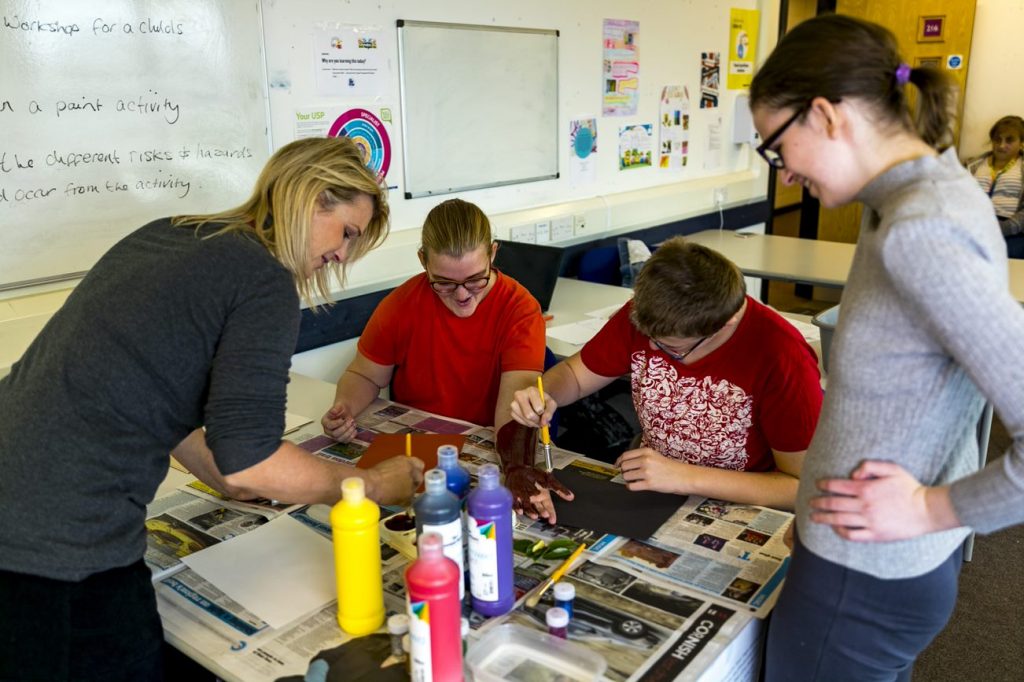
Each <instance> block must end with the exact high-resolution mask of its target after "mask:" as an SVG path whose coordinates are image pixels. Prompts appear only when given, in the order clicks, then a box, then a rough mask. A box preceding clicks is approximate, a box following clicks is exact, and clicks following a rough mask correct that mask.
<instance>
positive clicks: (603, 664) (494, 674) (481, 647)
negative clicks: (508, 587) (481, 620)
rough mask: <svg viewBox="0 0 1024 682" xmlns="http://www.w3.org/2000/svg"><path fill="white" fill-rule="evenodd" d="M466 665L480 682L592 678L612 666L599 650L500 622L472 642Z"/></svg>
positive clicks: (584, 680)
mask: <svg viewBox="0 0 1024 682" xmlns="http://www.w3.org/2000/svg"><path fill="white" fill-rule="evenodd" d="M466 665H467V666H468V667H469V669H470V671H472V673H473V679H474V680H476V682H498V681H499V680H506V679H509V678H512V679H520V680H524V679H558V680H565V681H566V682H568V681H569V680H572V681H574V682H577V681H578V682H590V681H591V680H598V679H600V678H601V676H602V675H604V671H605V670H606V669H607V667H608V663H607V661H605V660H604V657H603V656H601V654H599V653H597V652H596V651H592V650H590V649H588V648H586V647H584V646H581V645H579V644H576V643H574V642H570V641H567V640H564V639H559V638H558V637H552V636H551V635H549V634H547V633H544V632H537V631H536V630H531V629H528V628H525V627H523V626H521V625H514V624H511V623H506V624H504V625H498V626H497V627H494V628H492V629H491V630H489V631H488V632H487V634H486V635H484V636H483V637H481V638H480V639H478V640H477V641H476V642H473V643H472V644H470V647H469V653H468V654H466Z"/></svg>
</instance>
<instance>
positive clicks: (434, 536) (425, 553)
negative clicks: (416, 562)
mask: <svg viewBox="0 0 1024 682" xmlns="http://www.w3.org/2000/svg"><path fill="white" fill-rule="evenodd" d="M417 545H418V546H419V550H420V557H421V558H424V559H426V558H437V557H440V556H443V550H444V540H443V539H442V538H441V534H440V533H424V534H423V535H421V536H420V539H419V541H418V542H417Z"/></svg>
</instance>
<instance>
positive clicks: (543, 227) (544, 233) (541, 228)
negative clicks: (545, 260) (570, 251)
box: [534, 220, 551, 244]
mask: <svg viewBox="0 0 1024 682" xmlns="http://www.w3.org/2000/svg"><path fill="white" fill-rule="evenodd" d="M534 227H535V228H536V233H537V243H538V244H547V243H548V242H549V241H551V221H550V220H541V221H540V222H538V223H536V224H535V225H534Z"/></svg>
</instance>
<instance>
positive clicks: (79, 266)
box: [0, 0, 270, 289]
mask: <svg viewBox="0 0 1024 682" xmlns="http://www.w3.org/2000/svg"><path fill="white" fill-rule="evenodd" d="M0 14H2V15H3V22H4V23H3V25H2V26H0V30H2V32H3V39H2V40H0V83H2V84H3V86H2V88H0V244H2V248H0V289H6V288H12V287H14V286H19V285H27V284H34V283H38V282H45V281H50V280H57V279H66V278H71V277H75V276H78V275H80V274H81V273H83V272H84V271H86V270H88V269H89V267H91V266H92V265H93V263H95V262H96V260H97V259H98V258H99V257H100V256H101V255H102V254H103V253H104V252H105V251H106V250H107V249H108V248H109V247H110V246H111V245H113V244H114V243H115V242H116V241H117V240H118V239H120V238H121V237H123V236H124V235H126V234H128V233H129V232H131V231H133V230H134V229H136V228H137V227H139V226H141V225H142V224H144V223H146V222H148V221H150V220H152V219H154V218H158V217H161V216H166V215H174V214H181V213H201V212H209V211H217V210H222V209H226V208H229V207H231V206H234V205H237V204H238V203H240V202H241V201H242V200H244V199H245V197H246V196H247V195H248V192H249V191H250V190H251V188H252V185H253V182H254V181H255V179H256V176H257V174H258V173H259V170H260V169H261V168H262V166H263V163H264V161H265V160H266V159H267V157H268V153H269V148H270V144H269V140H268V134H267V107H266V78H265V75H264V73H265V67H264V59H263V54H262V47H261V46H262V31H261V27H260V13H259V3H258V0H136V1H133V2H123V1H115V0H90V1H89V2H81V1H80V0H0Z"/></svg>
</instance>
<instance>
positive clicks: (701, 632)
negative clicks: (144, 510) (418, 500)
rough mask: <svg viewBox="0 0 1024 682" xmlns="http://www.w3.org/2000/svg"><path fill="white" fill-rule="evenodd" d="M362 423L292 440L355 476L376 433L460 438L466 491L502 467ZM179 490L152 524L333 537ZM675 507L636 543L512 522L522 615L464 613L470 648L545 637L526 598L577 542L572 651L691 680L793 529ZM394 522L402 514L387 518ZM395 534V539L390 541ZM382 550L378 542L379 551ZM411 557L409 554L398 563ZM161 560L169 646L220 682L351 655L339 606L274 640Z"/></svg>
mask: <svg viewBox="0 0 1024 682" xmlns="http://www.w3.org/2000/svg"><path fill="white" fill-rule="evenodd" d="M357 422H358V428H357V434H356V437H355V439H354V440H353V441H352V442H351V443H346V444H341V443H337V442H335V441H333V440H332V439H330V438H328V437H326V436H324V435H323V433H322V431H321V430H320V428H319V426H318V425H309V426H307V427H304V428H302V429H299V430H298V431H295V432H293V433H292V434H290V435H289V436H288V438H289V439H290V440H292V441H293V442H295V443H296V444H298V445H299V446H300V447H303V448H304V449H306V450H307V451H309V452H313V453H315V454H316V455H317V456H320V457H325V458H328V459H331V460H334V461H338V462H343V463H345V464H349V465H353V466H354V465H355V463H356V462H357V461H358V458H359V457H360V456H361V454H362V452H363V451H364V450H365V449H366V448H367V447H368V446H369V444H370V443H371V442H372V441H373V438H374V436H375V435H376V434H377V433H406V432H412V433H415V432H438V431H440V432H445V433H462V434H464V435H465V436H466V443H465V445H464V447H463V451H462V453H461V455H460V460H461V463H462V464H463V465H464V466H465V467H466V468H467V469H468V470H469V471H470V473H471V475H472V476H473V477H474V478H475V476H476V472H477V470H478V469H479V467H480V466H481V465H483V464H485V463H487V462H493V463H497V462H498V457H497V454H496V453H495V451H494V433H493V430H492V429H489V428H482V427H478V426H475V425H473V424H469V423H466V422H459V421H457V420H452V419H447V418H441V417H437V416H436V415H431V414H428V413H425V412H421V411H418V410H413V409H410V408H407V407H404V406H401V405H398V404H395V403H390V402H388V401H384V400H378V401H376V402H375V403H374V404H373V405H371V406H370V407H369V408H368V409H367V410H366V411H364V412H363V413H362V414H361V415H360V416H359V418H358V420H357ZM555 464H556V467H557V468H563V467H566V466H586V467H587V468H588V469H590V470H600V469H602V468H604V469H605V470H606V471H607V472H608V474H609V476H610V477H612V479H613V480H615V479H614V477H615V475H616V473H617V472H616V470H614V469H611V468H608V467H607V466H606V465H603V464H601V463H597V462H593V461H590V460H586V459H585V458H582V457H580V456H579V455H577V454H574V453H571V452H567V451H563V450H559V449H558V448H555ZM618 480H620V481H621V479H618ZM183 488H184V489H181V488H179V489H178V490H176V491H174V492H173V493H172V494H171V495H170V496H168V497H165V498H161V499H158V500H156V501H154V503H153V505H151V508H150V511H151V516H150V518H151V519H161V520H162V521H163V520H165V518H166V517H169V518H173V519H175V520H176V521H177V522H179V523H181V524H185V525H187V526H188V527H189V528H190V529H192V530H193V531H202V532H203V533H204V534H206V535H207V536H209V537H210V538H211V539H212V540H215V541H227V542H229V541H230V537H232V534H233V533H237V532H245V531H246V529H247V528H255V527H258V526H259V525H262V523H265V522H266V520H267V519H269V518H273V517H274V515H275V514H281V513H288V514H291V515H292V517H293V518H295V519H297V520H299V521H301V522H303V523H304V524H306V525H307V526H309V527H310V528H312V529H314V530H316V531H317V532H319V533H321V534H323V535H325V536H326V537H329V536H330V526H329V521H328V514H329V511H330V510H329V508H328V507H326V506H324V505H315V506H301V507H282V506H280V505H276V506H275V505H271V504H270V503H269V501H264V502H263V503H262V505H249V506H243V507H236V506H233V505H236V504H237V503H234V502H227V501H224V500H218V499H217V498H216V497H215V496H213V495H211V492H212V491H208V490H207V491H203V490H201V488H202V486H201V485H200V486H198V487H196V486H192V487H187V486H185V487H183ZM188 498H191V499H188ZM680 502H681V507H680V510H679V511H678V512H677V513H676V515H675V516H673V517H672V519H671V520H670V521H669V522H668V523H666V524H665V525H664V526H663V527H662V528H661V529H660V530H659V531H658V532H657V533H656V534H655V535H654V536H653V537H651V538H648V539H646V540H644V541H637V540H633V539H628V538H620V537H616V536H610V535H601V534H598V533H595V532H593V531H589V530H587V529H581V528H572V527H568V526H560V525H549V524H547V523H546V522H543V521H535V520H531V519H529V518H527V517H524V516H520V517H518V518H517V521H516V527H515V551H514V557H515V564H516V581H515V582H516V591H517V594H516V596H517V605H516V607H515V608H514V609H513V611H512V612H510V613H509V614H506V615H505V616H502V617H499V618H493V619H489V620H485V619H483V618H482V617H480V616H478V615H477V614H475V613H473V612H472V611H470V610H469V609H468V607H467V608H466V609H465V611H466V613H465V615H466V616H467V617H468V618H469V620H470V624H471V630H472V631H471V635H470V637H471V640H473V639H476V638H478V637H479V636H481V635H482V634H483V633H485V632H486V631H487V630H488V629H490V628H492V627H495V626H496V625H498V624H500V623H505V622H513V623H518V624H520V625H523V626H526V627H531V628H535V629H538V630H543V629H545V625H544V613H545V611H546V610H547V608H548V607H550V606H551V597H550V595H546V597H545V598H544V599H542V600H541V602H540V603H539V604H538V605H537V606H536V607H534V608H529V607H526V606H525V603H524V602H525V600H524V599H523V596H524V595H525V594H526V593H527V592H528V591H529V590H530V589H531V588H532V587H534V586H535V585H536V584H537V583H539V582H540V581H542V580H543V579H544V578H545V577H546V576H548V575H550V573H551V572H552V571H554V570H555V568H557V567H558V565H559V564H560V563H561V562H562V561H563V560H564V558H565V557H566V556H568V554H569V553H571V552H572V550H573V549H575V548H576V546H577V545H578V544H580V543H583V544H585V545H586V546H587V550H586V552H585V553H584V555H583V557H584V559H585V560H583V561H581V562H578V564H577V567H576V568H575V569H574V570H573V571H571V572H570V573H569V574H568V575H567V576H566V577H565V578H563V579H564V580H568V581H570V582H572V583H573V584H574V586H575V587H576V595H577V596H576V600H575V604H574V612H575V613H574V618H573V620H572V622H571V624H570V631H569V636H570V638H571V639H573V640H575V641H577V642H580V643H582V644H584V645H586V646H587V647H589V648H591V649H593V650H594V651H597V652H599V653H601V654H602V655H603V656H604V657H605V659H606V660H607V661H608V664H609V667H608V670H607V672H606V678H607V679H610V680H665V679H698V678H700V676H701V673H702V672H703V671H705V670H707V669H708V667H709V666H711V665H712V664H713V663H714V661H715V659H716V658H717V657H718V656H719V655H720V654H721V653H722V652H723V651H724V650H725V649H726V648H728V647H729V645H730V643H732V642H733V641H734V640H735V639H736V638H737V636H738V635H739V634H740V633H741V632H744V631H747V632H749V631H750V629H751V627H752V626H754V625H756V618H757V617H761V616H764V615H766V614H767V612H768V611H769V610H770V608H771V605H772V604H773V602H774V597H775V595H776V593H777V591H778V587H779V586H780V585H781V581H782V579H783V577H784V575H785V570H786V567H787V564H788V558H787V557H788V550H786V548H785V546H784V544H783V543H782V536H783V534H784V532H785V529H786V527H787V525H788V523H789V522H790V520H791V518H792V517H791V515H790V514H787V513H785V512H779V511H776V510H770V509H765V508H762V507H753V506H750V505H736V504H730V503H726V502H722V501H718V500H708V499H704V498H698V497H694V496H690V497H683V496H680ZM391 511H395V512H397V511H398V510H387V509H384V510H382V513H383V514H385V515H386V514H388V513H390V512H391ZM260 519H263V521H260ZM382 528H383V523H382ZM152 532H153V531H152V529H151V533H152ZM390 535H391V536H392V537H391V538H390V539H392V540H394V539H395V538H394V537H393V536H394V535H395V534H393V533H392V534H390ZM388 537H389V533H388V532H387V531H386V530H385V531H384V532H383V533H382V538H388ZM395 544H396V546H402V543H400V542H396V543H395ZM409 546H411V543H409V542H406V543H405V550H406V552H407V553H408V547H409ZM197 551H202V548H201V547H200V548H198V549H197ZM381 552H382V560H383V564H382V570H383V576H384V589H385V605H386V607H387V609H388V611H389V613H391V612H404V611H405V581H404V572H405V568H406V567H407V565H408V563H409V561H410V559H409V557H408V556H407V554H403V553H402V552H400V551H398V550H397V549H395V547H393V546H391V545H389V544H388V543H386V542H382V546H381ZM157 559H159V554H158V555H157V556H154V557H150V556H149V554H148V553H147V560H152V565H153V566H154V567H156V568H155V574H154V585H155V588H156V592H157V597H158V600H157V601H158V606H159V610H160V614H161V617H162V619H163V622H164V628H165V632H166V633H167V635H168V638H169V639H170V640H171V642H172V643H173V644H175V645H176V646H178V647H179V648H180V649H182V650H183V651H185V653H186V654H188V655H190V656H192V657H193V658H195V659H196V660H198V661H199V662H201V663H202V664H204V665H205V666H206V667H208V668H210V669H211V670H212V671H213V672H215V673H216V674H217V675H219V676H220V677H221V678H223V679H225V680H246V681H249V680H257V681H260V680H277V679H280V678H284V677H289V676H296V675H297V676H299V677H300V678H301V676H303V675H304V674H305V673H306V671H307V668H308V667H309V663H310V660H311V659H312V658H313V657H323V656H325V655H329V654H330V652H333V651H337V650H339V649H340V648H341V647H344V646H351V644H349V642H351V641H352V640H350V638H349V637H348V636H347V635H345V634H344V633H343V632H342V631H341V630H340V629H339V628H338V625H337V619H336V602H334V601H332V602H330V603H327V604H324V605H323V606H322V607H319V608H317V609H315V610H314V611H312V612H310V613H308V614H305V615H304V616H303V617H301V618H298V619H296V620H295V621H293V622H292V623H290V624H288V625H286V626H284V627H281V628H276V629H275V628H271V627H270V626H268V625H267V624H266V623H264V622H263V621H261V620H260V619H259V618H258V617H256V616H255V615H254V614H252V613H250V612H248V611H246V609H245V608H244V607H243V606H241V605H240V604H238V603H236V602H234V601H233V600H231V599H229V598H228V597H227V596H226V595H225V594H224V593H223V592H222V591H221V590H219V589H217V587H216V586H214V585H212V584H210V583H209V582H207V581H205V580H203V579H202V578H201V577H199V576H198V575H197V574H196V573H195V572H193V571H191V570H190V569H188V568H187V567H184V566H183V565H181V564H173V562H170V564H171V565H169V566H167V567H163V566H160V562H159V561H157ZM164 563H168V562H167V561H166V560H165V561H164ZM758 627H759V626H758ZM757 632H760V630H757ZM470 646H472V644H470ZM324 652H327V654H325V653H324ZM737 665H743V666H747V668H745V669H744V670H736V671H734V672H735V673H736V675H737V676H736V679H753V676H754V675H756V670H757V666H758V656H757V652H756V643H752V644H751V645H750V651H749V652H746V654H745V658H744V660H743V662H741V663H738V664H737ZM327 679H328V680H330V679H334V678H333V677H330V676H329V677H328V678H327ZM338 679H341V678H338Z"/></svg>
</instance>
